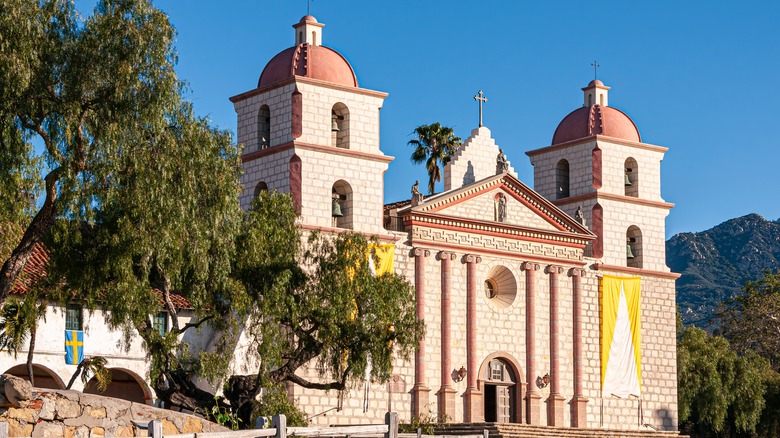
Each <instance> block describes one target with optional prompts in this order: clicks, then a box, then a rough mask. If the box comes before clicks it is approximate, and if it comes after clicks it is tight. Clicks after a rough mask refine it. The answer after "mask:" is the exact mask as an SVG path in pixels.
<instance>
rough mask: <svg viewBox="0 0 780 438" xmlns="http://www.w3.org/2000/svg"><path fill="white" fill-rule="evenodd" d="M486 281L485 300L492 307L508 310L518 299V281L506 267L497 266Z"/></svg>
mask: <svg viewBox="0 0 780 438" xmlns="http://www.w3.org/2000/svg"><path fill="white" fill-rule="evenodd" d="M487 277H488V278H487V279H485V298H486V299H487V300H488V302H489V303H490V304H491V305H494V306H497V307H499V308H502V309H503V308H507V307H509V306H511V305H512V303H514V301H515V298H516V297H517V281H516V280H515V276H514V274H512V271H510V270H509V269H507V268H506V267H504V266H495V267H493V269H491V270H490V272H489V273H488V276H487Z"/></svg>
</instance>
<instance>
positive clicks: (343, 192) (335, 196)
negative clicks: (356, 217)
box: [331, 179, 354, 230]
mask: <svg viewBox="0 0 780 438" xmlns="http://www.w3.org/2000/svg"><path fill="white" fill-rule="evenodd" d="M331 217H332V218H333V226H334V227H336V228H345V229H348V230H351V229H352V228H353V225H354V224H353V222H352V186H350V185H349V183H348V182H346V181H344V180H343V179H340V180H338V181H336V182H335V183H334V184H333V189H332V190H331Z"/></svg>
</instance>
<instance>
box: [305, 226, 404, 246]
mask: <svg viewBox="0 0 780 438" xmlns="http://www.w3.org/2000/svg"><path fill="white" fill-rule="evenodd" d="M300 227H301V229H302V230H305V231H320V232H323V233H329V234H341V233H354V234H360V235H362V236H363V237H365V238H366V239H372V238H374V237H376V238H377V240H379V241H380V242H391V243H395V242H397V241H398V240H399V238H398V237H397V236H393V235H390V234H384V235H383V234H371V233H364V232H361V231H355V230H347V229H345V228H335V227H322V226H318V225H308V224H301V225H300Z"/></svg>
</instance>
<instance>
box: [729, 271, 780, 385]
mask: <svg viewBox="0 0 780 438" xmlns="http://www.w3.org/2000/svg"><path fill="white" fill-rule="evenodd" d="M717 316H718V319H719V321H720V329H719V334H721V335H722V336H723V337H725V338H726V339H728V340H729V342H730V343H731V345H732V347H733V348H734V349H736V350H737V351H738V352H744V351H748V350H753V351H755V352H756V353H758V354H759V355H761V356H763V357H765V358H767V359H769V361H770V362H771V364H772V368H773V369H775V370H778V369H779V368H780V271H778V272H776V273H771V272H765V273H764V275H763V276H762V277H761V278H759V279H758V280H755V281H748V282H747V283H745V286H744V287H743V288H742V291H741V292H740V294H738V295H737V296H735V297H733V298H731V299H729V300H727V301H725V302H724V303H723V304H722V305H721V306H720V308H719V309H718V311H717Z"/></svg>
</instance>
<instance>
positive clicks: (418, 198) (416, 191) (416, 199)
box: [412, 180, 425, 206]
mask: <svg viewBox="0 0 780 438" xmlns="http://www.w3.org/2000/svg"><path fill="white" fill-rule="evenodd" d="M423 199H425V198H424V197H423V195H422V193H420V180H417V181H415V182H414V185H413V186H412V206H415V205H419V204H421V203H422V202H423Z"/></svg>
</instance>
